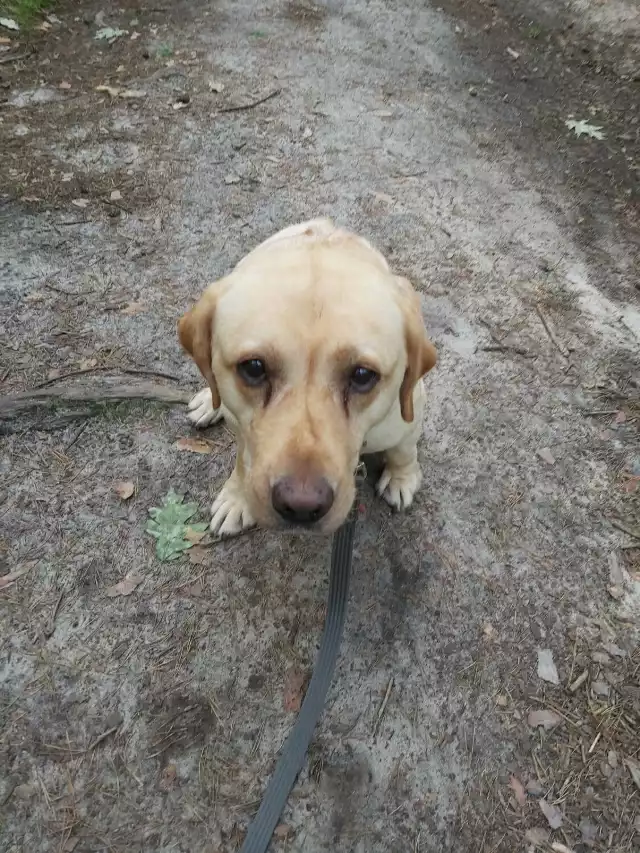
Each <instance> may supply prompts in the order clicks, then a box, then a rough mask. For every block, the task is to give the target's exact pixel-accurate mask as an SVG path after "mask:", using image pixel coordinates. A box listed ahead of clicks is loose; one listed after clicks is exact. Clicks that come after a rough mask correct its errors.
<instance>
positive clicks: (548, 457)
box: [538, 447, 556, 465]
mask: <svg viewBox="0 0 640 853" xmlns="http://www.w3.org/2000/svg"><path fill="white" fill-rule="evenodd" d="M538 456H539V457H540V459H542V461H543V462H546V463H547V465H555V464H556V460H555V457H554V455H553V453H552V452H551V451H550V450H549V448H548V447H541V448H540V449H539V450H538Z"/></svg>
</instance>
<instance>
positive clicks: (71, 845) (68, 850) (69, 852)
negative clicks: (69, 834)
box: [62, 838, 80, 853]
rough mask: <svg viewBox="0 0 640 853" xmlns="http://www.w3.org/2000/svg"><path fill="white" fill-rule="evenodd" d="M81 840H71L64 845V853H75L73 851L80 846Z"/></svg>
mask: <svg viewBox="0 0 640 853" xmlns="http://www.w3.org/2000/svg"><path fill="white" fill-rule="evenodd" d="M79 841H80V839H79V838H69V839H67V841H65V843H64V847H63V848H62V849H63V851H64V853H73V851H74V850H75V849H76V847H77V846H78V842H79Z"/></svg>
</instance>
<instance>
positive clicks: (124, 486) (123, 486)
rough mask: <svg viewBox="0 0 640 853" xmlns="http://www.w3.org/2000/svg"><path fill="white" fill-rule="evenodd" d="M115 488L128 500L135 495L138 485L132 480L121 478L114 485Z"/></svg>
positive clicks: (120, 496)
mask: <svg viewBox="0 0 640 853" xmlns="http://www.w3.org/2000/svg"><path fill="white" fill-rule="evenodd" d="M113 490H114V492H115V493H116V494H117V495H118V497H119V498H122V500H123V501H128V500H129V498H132V497H133V495H134V492H135V490H136V487H135V486H134V485H133V483H132V482H131V480H120V482H118V483H116V484H115V485H114V487H113Z"/></svg>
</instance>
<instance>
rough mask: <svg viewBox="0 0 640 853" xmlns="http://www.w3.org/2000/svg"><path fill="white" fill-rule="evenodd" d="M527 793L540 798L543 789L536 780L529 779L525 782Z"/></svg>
mask: <svg viewBox="0 0 640 853" xmlns="http://www.w3.org/2000/svg"><path fill="white" fill-rule="evenodd" d="M527 792H528V793H529V794H533V796H534V797H541V796H542V795H543V793H544V789H543V787H542V785H541V784H540V782H539V781H538V780H537V779H529V781H528V782H527Z"/></svg>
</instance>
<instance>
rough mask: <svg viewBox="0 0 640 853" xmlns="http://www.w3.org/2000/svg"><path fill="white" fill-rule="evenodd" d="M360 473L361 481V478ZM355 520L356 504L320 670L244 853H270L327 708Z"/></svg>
mask: <svg viewBox="0 0 640 853" xmlns="http://www.w3.org/2000/svg"><path fill="white" fill-rule="evenodd" d="M358 474H359V476H358V478H357V479H358V480H359V479H360V476H361V474H360V472H358ZM356 504H357V501H356ZM356 517H357V508H356V505H355V504H354V507H353V508H352V510H351V512H350V514H349V517H348V518H347V520H346V521H345V523H344V524H343V525H342V527H340V528H339V530H338V531H337V532H336V533H335V534H334V537H333V543H332V547H331V575H330V578H329V596H328V599H327V613H326V616H325V622H324V631H323V633H322V641H321V643H320V651H319V652H318V657H317V658H316V665H315V667H314V670H313V675H312V676H311V681H310V683H309V688H308V690H307V693H306V696H305V697H304V702H303V703H302V708H301V709H300V713H299V714H298V719H297V720H296V722H295V725H294V727H293V729H292V730H291V733H290V734H289V737H288V738H287V740H286V741H285V744H284V746H283V747H282V752H281V753H280V758H279V760H278V763H277V764H276V769H275V770H274V771H273V775H272V777H271V779H269V784H268V785H267V789H266V791H265V792H264V797H263V798H262V803H261V804H260V808H259V809H258V813H257V814H256V816H255V817H254V819H253V822H252V823H251V824H250V826H249V831H248V832H247V837H246V838H245V840H244V844H243V845H242V847H241V848H240V853H265V851H266V850H267V849H268V847H269V842H270V841H271V836H272V835H273V830H274V829H275V828H276V825H277V823H278V821H279V819H280V815H281V814H282V810H283V809H284V807H285V805H286V802H287V799H288V797H289V793H290V791H291V788H293V785H294V783H295V781H296V778H297V776H298V773H299V772H300V769H301V767H302V765H303V764H304V759H305V756H306V754H307V749H308V748H309V743H310V742H311V738H312V736H313V731H314V729H315V727H316V723H317V722H318V719H319V718H320V714H321V713H322V709H323V708H324V703H325V699H326V696H327V691H328V689H329V685H330V684H331V679H332V677H333V670H334V669H335V665H336V659H337V657H338V651H339V649H340V640H341V638H342V626H343V625H344V617H345V614H346V610H347V599H348V597H349V580H350V576H351V561H352V557H353V534H354V531H355V527H356Z"/></svg>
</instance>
